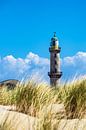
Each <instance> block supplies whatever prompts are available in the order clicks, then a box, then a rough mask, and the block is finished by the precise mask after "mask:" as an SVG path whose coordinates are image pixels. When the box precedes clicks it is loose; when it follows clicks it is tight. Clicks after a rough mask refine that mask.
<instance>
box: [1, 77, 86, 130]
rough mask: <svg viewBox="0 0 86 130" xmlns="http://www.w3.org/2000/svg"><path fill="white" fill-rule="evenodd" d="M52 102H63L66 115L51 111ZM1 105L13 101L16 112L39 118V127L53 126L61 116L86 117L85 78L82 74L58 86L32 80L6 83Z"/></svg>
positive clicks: (44, 129) (38, 128) (50, 127)
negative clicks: (13, 86)
mask: <svg viewBox="0 0 86 130" xmlns="http://www.w3.org/2000/svg"><path fill="white" fill-rule="evenodd" d="M53 104H64V108H65V115H64V116H63V117H62V116H61V117H60V116H58V114H57V115H55V116H53V115H52V114H51V109H48V107H49V106H50V105H51V106H52V105H53ZM0 105H14V106H15V107H16V111H17V112H21V113H24V114H27V115H29V116H32V117H35V118H37V119H39V123H38V124H37V130H40V129H41V130H54V129H55V128H53V123H55V121H57V122H58V121H59V120H60V119H62V118H65V119H76V118H78V119H82V118H86V112H85V111H86V79H85V78H80V79H77V80H74V81H72V82H68V83H64V84H60V85H59V86H58V87H50V86H48V85H47V84H45V83H40V84H36V83H35V82H33V81H28V82H26V83H20V84H18V85H17V86H16V87H15V88H14V89H12V90H8V89H7V88H6V86H4V87H3V88H0ZM47 110H48V111H47ZM53 121H54V122H53Z"/></svg>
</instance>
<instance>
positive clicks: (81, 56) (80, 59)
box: [62, 52, 86, 79]
mask: <svg viewBox="0 0 86 130" xmlns="http://www.w3.org/2000/svg"><path fill="white" fill-rule="evenodd" d="M62 70H63V73H64V75H63V77H64V78H66V79H68V78H69V77H70V78H71V77H72V78H73V77H74V76H75V75H77V76H78V75H84V74H86V52H78V53H76V54H75V55H74V56H72V57H65V58H63V59H62Z"/></svg>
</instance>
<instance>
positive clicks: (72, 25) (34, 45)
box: [0, 0, 86, 57]
mask: <svg viewBox="0 0 86 130" xmlns="http://www.w3.org/2000/svg"><path fill="white" fill-rule="evenodd" d="M54 31H56V32H57V36H58V38H59V41H60V46H61V47H62V52H61V56H62V57H65V56H68V55H70V56H72V55H74V54H75V53H77V52H78V51H85V50H86V1H85V0H82V1H81V0H70V1H69V0H43V1H40V0H31V1H28V0H3V1H0V55H1V56H5V55H8V54H12V55H14V56H15V57H25V55H26V54H27V53H28V52H29V51H32V52H34V53H37V54H39V55H40V56H42V57H49V53H48V47H49V42H50V38H51V37H52V35H53V32H54Z"/></svg>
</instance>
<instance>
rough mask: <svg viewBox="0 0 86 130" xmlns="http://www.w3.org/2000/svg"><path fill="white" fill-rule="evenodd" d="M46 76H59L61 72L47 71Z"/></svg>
mask: <svg viewBox="0 0 86 130" xmlns="http://www.w3.org/2000/svg"><path fill="white" fill-rule="evenodd" d="M48 76H49V77H50V78H60V77H61V76H62V72H57V73H55V72H48Z"/></svg>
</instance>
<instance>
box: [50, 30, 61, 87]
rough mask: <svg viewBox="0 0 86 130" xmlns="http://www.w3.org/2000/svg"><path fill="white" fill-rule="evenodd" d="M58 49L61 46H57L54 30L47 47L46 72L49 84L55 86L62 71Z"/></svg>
mask: <svg viewBox="0 0 86 130" xmlns="http://www.w3.org/2000/svg"><path fill="white" fill-rule="evenodd" d="M60 51H61V47H59V42H58V39H57V37H56V32H55V33H54V36H53V38H51V44H50V48H49V52H50V72H48V76H49V77H50V85H51V86H57V85H58V82H59V79H60V78H61V76H62V72H61V71H60Z"/></svg>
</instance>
